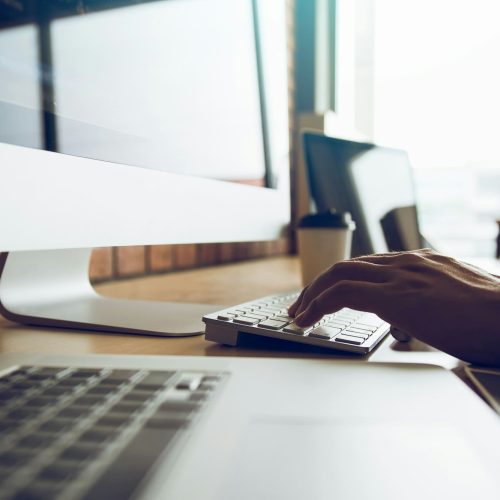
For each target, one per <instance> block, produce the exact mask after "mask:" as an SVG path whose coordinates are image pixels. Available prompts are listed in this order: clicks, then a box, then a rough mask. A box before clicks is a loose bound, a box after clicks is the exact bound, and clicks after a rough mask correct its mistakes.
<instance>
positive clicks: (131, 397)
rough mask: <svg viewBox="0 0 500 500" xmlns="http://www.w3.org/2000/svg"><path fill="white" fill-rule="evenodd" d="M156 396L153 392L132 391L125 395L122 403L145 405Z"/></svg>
mask: <svg viewBox="0 0 500 500" xmlns="http://www.w3.org/2000/svg"><path fill="white" fill-rule="evenodd" d="M154 395H155V393H154V392H151V391H138V390H132V391H130V392H129V393H127V394H125V396H123V398H122V399H121V401H133V402H138V403H145V402H146V401H147V400H148V399H151V398H153V397H154Z"/></svg>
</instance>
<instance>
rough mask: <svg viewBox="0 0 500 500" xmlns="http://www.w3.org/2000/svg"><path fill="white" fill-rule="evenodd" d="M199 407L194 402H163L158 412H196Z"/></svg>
mask: <svg viewBox="0 0 500 500" xmlns="http://www.w3.org/2000/svg"><path fill="white" fill-rule="evenodd" d="M200 408H201V405H200V404H199V403H197V402H196V401H165V402H164V403H162V404H161V405H160V406H159V408H158V411H197V410H199V409H200Z"/></svg>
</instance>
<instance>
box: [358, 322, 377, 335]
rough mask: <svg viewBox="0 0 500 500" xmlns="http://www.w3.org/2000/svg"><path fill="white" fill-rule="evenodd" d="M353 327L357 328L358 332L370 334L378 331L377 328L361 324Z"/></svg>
mask: <svg viewBox="0 0 500 500" xmlns="http://www.w3.org/2000/svg"><path fill="white" fill-rule="evenodd" d="M353 327H355V328H356V330H362V331H364V332H369V333H374V332H376V331H377V328H376V327H375V326H368V325H363V324H360V323H354V324H353Z"/></svg>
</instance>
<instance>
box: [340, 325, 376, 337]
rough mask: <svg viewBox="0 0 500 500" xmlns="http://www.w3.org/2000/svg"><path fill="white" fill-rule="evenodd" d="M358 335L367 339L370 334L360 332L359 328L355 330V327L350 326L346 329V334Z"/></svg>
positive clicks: (364, 331)
mask: <svg viewBox="0 0 500 500" xmlns="http://www.w3.org/2000/svg"><path fill="white" fill-rule="evenodd" d="M347 332H349V333H359V334H361V335H365V336H366V337H367V338H368V337H369V336H370V335H371V332H368V331H366V330H362V329H361V328H356V327H355V326H350V327H349V328H347V329H346V333H347Z"/></svg>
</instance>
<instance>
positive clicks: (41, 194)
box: [0, 0, 290, 335]
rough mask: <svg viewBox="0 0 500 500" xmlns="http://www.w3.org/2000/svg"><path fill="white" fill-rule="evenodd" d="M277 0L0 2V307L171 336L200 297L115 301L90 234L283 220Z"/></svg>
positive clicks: (111, 238) (177, 231)
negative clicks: (98, 275)
mask: <svg viewBox="0 0 500 500" xmlns="http://www.w3.org/2000/svg"><path fill="white" fill-rule="evenodd" d="M287 88H288V87H287V46H286V22H285V4H284V2H267V1H265V0H168V1H167V0H157V1H148V2H144V1H139V0H118V1H117V0H92V1H88V2H87V1H85V0H84V1H81V2H31V1H28V0H26V1H23V0H20V1H18V2H2V3H0V175H1V181H0V186H1V188H0V191H1V192H0V211H1V213H2V217H1V218H0V252H3V253H2V256H1V260H0V269H1V277H0V310H1V312H2V313H3V314H4V315H5V316H6V317H8V318H10V319H13V320H16V321H20V322H27V323H31V324H38V325H58V326H76V327H83V328H90V329H107V330H110V331H118V332H132V333H153V334H159V335H186V334H192V333H196V332H199V331H200V330H201V329H202V323H201V316H202V315H203V314H205V313H206V312H208V311H209V310H210V308H207V307H206V306H205V307H203V306H200V307H198V308H196V307H194V306H190V305H185V304H184V305H183V304H176V305H174V306H170V305H169V304H166V303H154V302H138V301H119V300H111V299H105V298H103V297H100V296H99V295H97V294H96V293H95V292H94V290H93V289H92V287H91V286H90V284H89V281H88V261H89V257H90V251H91V249H92V248H95V247H101V246H122V245H144V244H164V243H203V242H224V241H249V240H269V239H275V238H277V237H279V236H280V234H282V232H283V229H284V228H285V227H286V225H287V224H288V222H289V217H290V210H289V189H288V106H287V95H288V90H287Z"/></svg>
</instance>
